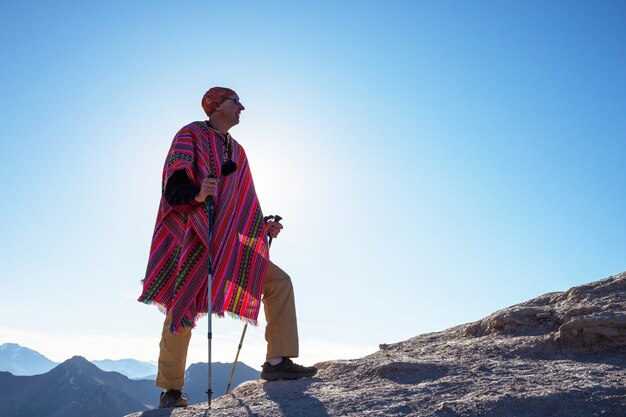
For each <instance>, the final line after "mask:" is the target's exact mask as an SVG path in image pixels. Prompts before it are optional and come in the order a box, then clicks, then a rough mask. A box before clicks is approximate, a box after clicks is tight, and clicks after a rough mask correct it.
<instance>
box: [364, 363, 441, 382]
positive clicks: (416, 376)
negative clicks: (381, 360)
mask: <svg viewBox="0 0 626 417" xmlns="http://www.w3.org/2000/svg"><path fill="white" fill-rule="evenodd" d="M372 371H373V373H374V374H375V375H377V376H379V377H380V378H384V379H387V380H389V381H393V382H395V383H397V384H419V383H421V382H424V381H432V380H435V379H439V378H443V377H444V376H446V375H447V374H448V372H449V367H447V366H442V365H433V364H430V363H416V362H390V363H386V364H384V365H380V366H377V367H375V368H374V369H373V370H372Z"/></svg>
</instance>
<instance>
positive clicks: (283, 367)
mask: <svg viewBox="0 0 626 417" xmlns="http://www.w3.org/2000/svg"><path fill="white" fill-rule="evenodd" d="M316 373H317V368H316V367H314V366H302V365H298V364H295V363H293V361H292V360H291V359H289V358H284V359H283V361H282V362H281V363H279V364H278V365H275V366H272V365H270V364H269V363H267V362H265V363H264V364H263V371H262V372H261V378H263V379H264V380H266V381H277V380H279V379H299V378H308V377H312V376H313V375H315V374H316Z"/></svg>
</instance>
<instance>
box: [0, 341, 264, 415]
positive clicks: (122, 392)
mask: <svg viewBox="0 0 626 417" xmlns="http://www.w3.org/2000/svg"><path fill="white" fill-rule="evenodd" d="M5 346H6V345H2V346H1V347H5ZM16 346H18V347H19V348H20V349H25V351H22V352H17V353H16V350H15V349H16V348H15V345H14V346H9V347H5V348H4V349H2V350H1V351H0V352H8V351H12V352H13V353H12V354H7V355H6V357H13V358H23V357H29V358H35V357H37V355H40V354H39V353H37V352H35V351H33V350H31V349H27V348H23V347H21V346H19V345H16ZM1 347H0V348H1ZM34 354H36V355H34ZM11 355H13V356H11ZM40 356H41V357H43V355H40ZM6 357H5V356H4V355H2V357H1V359H0V360H1V361H5V359H6ZM43 358H44V359H45V357H43ZM48 361H49V360H48ZM50 362H51V361H50ZM110 362H114V363H113V364H111V363H109V364H108V365H111V366H117V365H119V363H115V362H121V361H110ZM135 362H139V361H135ZM3 363H4V362H3ZM29 363H30V362H29ZM41 363H45V362H41ZM129 363H130V364H131V365H132V364H133V362H132V360H131V362H129ZM135 365H136V364H135ZM231 366H232V364H228V363H213V366H212V389H213V391H214V392H215V394H214V396H213V398H217V397H219V396H221V395H224V394H225V391H226V384H227V382H228V378H229V376H230V371H231ZM3 367H5V368H6V363H5V365H4V366H3ZM14 368H15V369H24V368H25V365H24V363H17V362H16V364H14ZM31 369H32V368H31ZM40 369H41V368H40ZM207 371H208V368H207V364H206V363H196V364H193V365H191V366H190V367H189V368H188V369H187V371H186V373H185V375H186V384H185V392H186V393H187V394H188V395H189V397H190V403H192V404H195V403H201V402H205V401H206V399H207V398H206V388H207V378H208V377H207ZM259 377H260V375H259V371H257V370H255V369H253V368H251V367H249V366H247V365H246V364H244V363H239V364H238V365H237V371H236V372H235V375H234V377H233V388H234V387H235V386H237V385H239V384H240V383H242V382H244V381H249V380H253V379H258V378H259ZM160 391H161V389H160V388H157V387H155V386H154V379H152V380H147V379H146V380H132V379H129V378H128V377H127V376H125V375H122V374H121V373H119V372H107V371H103V370H102V369H100V368H98V367H97V366H95V365H94V364H93V363H91V362H89V361H88V360H86V359H85V358H83V357H80V356H74V357H73V358H71V359H68V360H67V361H65V362H63V363H61V364H60V365H57V366H55V367H54V368H53V369H51V370H49V371H48V372H45V373H43V374H38V375H33V376H23V375H13V374H12V373H10V372H0V416H2V417H84V416H90V417H120V416H124V415H126V414H128V413H131V412H134V411H143V410H147V409H151V408H155V407H156V406H158V402H159V394H160Z"/></svg>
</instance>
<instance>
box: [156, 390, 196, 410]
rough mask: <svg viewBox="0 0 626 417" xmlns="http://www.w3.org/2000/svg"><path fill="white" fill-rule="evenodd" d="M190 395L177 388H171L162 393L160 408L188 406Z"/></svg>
mask: <svg viewBox="0 0 626 417" xmlns="http://www.w3.org/2000/svg"><path fill="white" fill-rule="evenodd" d="M188 406H189V397H187V394H185V393H184V392H182V391H181V390H177V389H169V390H166V391H163V392H162V393H161V399H160V400H159V408H174V407H188Z"/></svg>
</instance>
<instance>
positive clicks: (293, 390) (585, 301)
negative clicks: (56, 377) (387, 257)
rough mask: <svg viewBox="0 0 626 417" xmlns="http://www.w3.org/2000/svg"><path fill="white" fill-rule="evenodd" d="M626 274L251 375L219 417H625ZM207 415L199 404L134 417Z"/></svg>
mask: <svg viewBox="0 0 626 417" xmlns="http://www.w3.org/2000/svg"><path fill="white" fill-rule="evenodd" d="M625 280H626V274H620V275H616V276H612V277H609V278H607V279H605V280H602V281H598V282H594V283H591V284H588V285H584V286H580V287H576V288H572V289H571V290H569V291H566V292H563V293H550V294H546V295H543V296H541V297H538V298H535V299H534V300H530V301H528V302H526V303H522V304H519V305H516V306H513V307H510V308H507V309H504V310H501V311H498V312H496V313H494V314H492V315H490V316H489V317H486V318H485V319H483V320H480V321H478V322H475V323H471V324H468V325H461V326H457V327H454V328H452V329H448V330H446V331H443V332H439V333H429V334H424V335H421V336H417V337H414V338H412V339H409V340H407V341H404V342H401V343H396V344H390V345H381V346H380V350H379V351H378V352H376V353H374V354H372V355H369V356H366V357H364V358H361V359H357V360H344V361H329V362H324V363H321V364H318V366H319V368H320V372H319V373H318V375H317V376H316V377H315V378H311V379H301V380H298V381H276V382H264V381H250V382H246V383H244V384H242V385H240V386H239V387H237V388H236V389H235V390H233V391H232V392H231V394H229V395H226V396H223V397H220V398H217V399H215V400H214V401H213V406H212V409H211V412H210V414H208V415H211V416H213V417H222V416H241V417H243V416H246V417H249V416H272V417H274V416H304V417H306V416H311V417H324V416H432V417H435V416H436V417H460V416H467V417H469V416H472V417H473V416H486V417H513V416H515V417H531V416H532V417H535V416H555V417H583V416H584V417H599V416H624V415H625V414H624V410H625V409H626V386H625V385H624V381H626V352H625V350H624V342H623V335H624V326H623V319H622V315H621V313H622V311H624V300H625V299H626V285H625ZM205 415H207V410H206V403H205V404H202V405H194V406H192V407H189V408H188V409H184V410H174V411H172V410H152V411H146V412H144V413H136V414H132V415H131V416H132V417H139V416H143V417H165V416H182V417H196V416H198V417H199V416H205Z"/></svg>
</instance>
